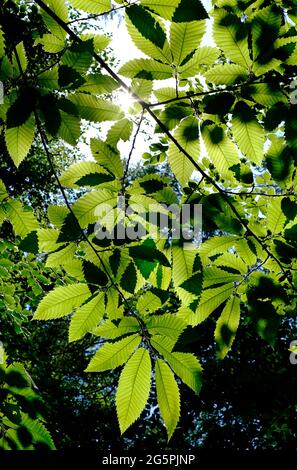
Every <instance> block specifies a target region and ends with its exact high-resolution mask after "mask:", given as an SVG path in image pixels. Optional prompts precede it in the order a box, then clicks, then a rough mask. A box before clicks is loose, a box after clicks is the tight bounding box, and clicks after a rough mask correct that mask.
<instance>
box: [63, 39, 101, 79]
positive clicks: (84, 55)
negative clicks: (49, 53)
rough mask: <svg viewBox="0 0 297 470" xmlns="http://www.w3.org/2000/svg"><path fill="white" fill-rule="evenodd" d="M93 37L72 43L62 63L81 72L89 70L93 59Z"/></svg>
mask: <svg viewBox="0 0 297 470" xmlns="http://www.w3.org/2000/svg"><path fill="white" fill-rule="evenodd" d="M93 53H94V45H93V39H87V40H86V41H82V42H80V43H74V44H72V45H71V46H70V47H69V48H68V49H66V51H65V53H64V54H63V57H62V61H61V64H62V65H67V66H68V67H70V68H72V69H74V70H76V71H77V72H78V73H80V74H82V75H83V74H85V73H87V72H88V70H89V68H90V66H91V64H92V61H93Z"/></svg>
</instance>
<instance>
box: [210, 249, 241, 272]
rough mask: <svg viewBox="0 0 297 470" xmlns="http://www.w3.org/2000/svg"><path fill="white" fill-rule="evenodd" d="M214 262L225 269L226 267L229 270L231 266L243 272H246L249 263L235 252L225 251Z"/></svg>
mask: <svg viewBox="0 0 297 470" xmlns="http://www.w3.org/2000/svg"><path fill="white" fill-rule="evenodd" d="M214 262H215V264H216V265H217V266H219V267H221V268H223V269H224V268H226V270H227V271H228V269H230V268H231V269H232V270H233V271H234V270H235V271H236V272H237V273H241V274H245V273H246V271H247V265H246V264H245V263H244V261H242V259H241V258H239V256H237V255H236V254H234V253H224V254H223V255H220V256H219V257H218V258H216V260H215V261H214Z"/></svg>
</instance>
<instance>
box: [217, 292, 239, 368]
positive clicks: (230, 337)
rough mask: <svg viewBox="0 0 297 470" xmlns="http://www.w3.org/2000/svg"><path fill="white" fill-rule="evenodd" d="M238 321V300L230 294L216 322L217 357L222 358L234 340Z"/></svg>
mask: <svg viewBox="0 0 297 470" xmlns="http://www.w3.org/2000/svg"><path fill="white" fill-rule="evenodd" d="M239 321H240V300H239V297H236V296H232V297H230V299H229V300H228V302H227V303H226V305H225V308H224V310H223V311H222V313H221V315H220V317H219V319H218V320H217V323H216V329H215V341H216V343H217V347H218V352H217V355H218V357H219V359H224V357H225V356H226V355H227V353H228V351H229V349H230V348H231V346H232V343H233V341H234V338H235V335H236V331H237V328H238V325H239Z"/></svg>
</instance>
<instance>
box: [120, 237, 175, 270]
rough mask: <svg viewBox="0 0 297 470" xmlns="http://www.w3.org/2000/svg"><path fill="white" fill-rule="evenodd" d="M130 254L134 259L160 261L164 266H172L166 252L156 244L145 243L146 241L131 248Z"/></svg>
mask: <svg viewBox="0 0 297 470" xmlns="http://www.w3.org/2000/svg"><path fill="white" fill-rule="evenodd" d="M129 255H130V256H131V257H132V258H133V259H134V260H137V259H139V260H144V261H151V262H152V261H158V262H159V263H160V264H162V266H167V267H170V263H169V261H168V259H167V258H166V256H165V255H164V253H162V252H161V251H159V250H157V249H156V248H155V247H154V246H149V245H145V244H144V243H143V244H142V245H136V246H132V247H131V248H129Z"/></svg>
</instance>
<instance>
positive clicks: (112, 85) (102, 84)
mask: <svg viewBox="0 0 297 470" xmlns="http://www.w3.org/2000/svg"><path fill="white" fill-rule="evenodd" d="M84 79H85V83H84V84H83V85H81V86H80V87H79V88H78V89H77V91H83V92H86V93H91V94H92V93H93V94H94V95H102V94H104V93H111V92H112V91H114V90H116V89H117V88H118V87H119V85H118V82H116V81H115V80H114V79H113V78H112V77H109V76H108V75H101V74H89V75H86V76H84Z"/></svg>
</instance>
